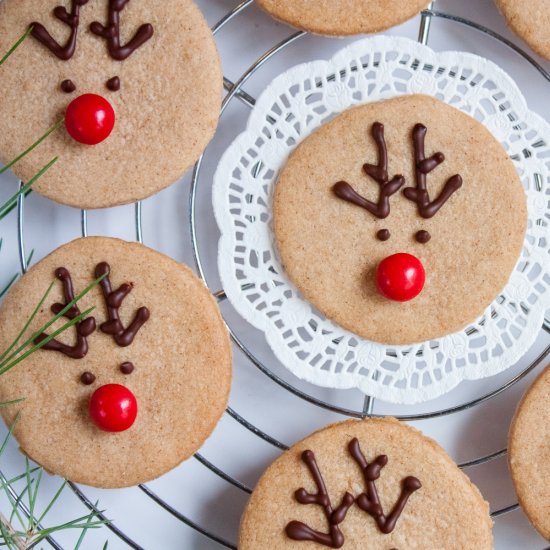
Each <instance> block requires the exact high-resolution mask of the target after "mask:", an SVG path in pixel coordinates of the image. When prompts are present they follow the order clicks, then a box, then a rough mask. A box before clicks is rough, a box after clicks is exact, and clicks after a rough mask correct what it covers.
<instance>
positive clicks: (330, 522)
mask: <svg viewBox="0 0 550 550" xmlns="http://www.w3.org/2000/svg"><path fill="white" fill-rule="evenodd" d="M492 539H493V537H492V521H491V518H490V516H489V506H488V504H487V503H486V502H485V501H484V500H483V497H482V496H481V494H480V492H479V490H478V489H477V488H476V487H475V486H474V485H473V484H472V483H471V482H470V480H469V479H468V477H467V476H466V475H465V474H463V473H462V472H461V471H460V470H459V469H458V468H457V466H456V464H454V463H453V461H452V460H451V459H450V458H449V456H448V455H447V454H446V453H445V451H444V450H443V449H442V448H441V447H440V446H439V445H438V444H437V443H435V441H433V440H432V439H429V438H427V437H425V436H424V435H423V434H422V433H420V432H419V431H418V430H415V429H414V428H411V427H409V426H407V425H405V424H402V423H399V422H398V421H396V420H394V419H390V418H387V419H371V420H364V421H356V420H350V421H347V422H342V423H339V424H333V425H331V426H328V427H327V428H325V429H323V430H321V431H319V432H317V433H315V434H313V435H311V436H309V437H307V438H306V439H304V440H303V441H301V442H300V443H297V444H296V445H295V446H293V447H292V448H291V449H290V450H289V451H287V452H285V453H284V454H283V455H282V456H281V457H280V458H279V459H277V460H276V461H275V462H274V463H273V464H272V465H271V466H270V467H269V468H268V469H267V471H266V472H265V473H264V475H263V476H262V478H261V479H260V481H259V482H258V485H257V486H256V489H255V490H254V493H253V495H252V497H251V499H250V502H249V503H248V506H247V508H246V510H245V513H244V516H243V519H242V523H241V532H240V541H239V549H240V550H285V549H290V548H293V549H300V548H303V549H304V550H306V549H307V550H314V549H316V548H319V549H320V548H323V547H330V548H347V549H354V550H364V549H366V548H368V550H390V549H400V550H406V549H408V548H422V549H428V548H429V549H436V548H437V549H443V548H453V549H454V548H456V549H458V548H460V550H489V549H491V548H492Z"/></svg>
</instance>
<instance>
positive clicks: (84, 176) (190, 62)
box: [0, 0, 222, 208]
mask: <svg viewBox="0 0 550 550" xmlns="http://www.w3.org/2000/svg"><path fill="white" fill-rule="evenodd" d="M58 5H62V6H63V7H65V8H67V9H68V10H69V12H70V10H71V2H69V1H66V0H3V1H2V2H0V51H7V49H8V48H9V47H10V46H11V45H12V44H13V43H14V42H15V41H16V40H17V38H18V37H19V36H21V35H22V34H23V32H24V31H25V29H27V28H28V26H29V25H30V24H31V23H32V22H34V21H36V22H39V23H41V24H43V25H44V26H45V27H46V29H47V30H48V31H49V32H50V33H51V34H52V36H53V37H54V38H55V39H56V40H57V41H58V42H60V43H62V44H65V41H66V40H67V39H68V37H69V34H70V29H69V27H68V26H67V25H66V24H65V23H63V22H61V21H59V20H58V19H56V18H55V17H54V15H53V13H52V12H53V9H54V8H55V7H56V6H58ZM107 17H108V2H107V0H102V1H99V2H88V3H87V4H85V5H83V6H82V7H81V8H80V25H79V29H78V35H77V43H76V50H75V53H74V56H73V57H72V58H71V59H69V60H68V61H62V60H60V59H58V58H57V57H56V56H55V55H54V54H53V53H52V52H50V51H49V50H48V48H46V47H45V46H44V45H43V44H41V43H40V42H39V41H38V40H36V39H35V38H33V37H29V38H27V40H25V42H24V44H23V45H22V46H21V47H20V48H19V49H18V50H17V52H16V53H15V54H14V55H13V56H11V58H10V59H9V60H8V61H7V62H6V64H5V65H4V66H3V67H2V78H1V79H0V97H1V98H2V101H1V102H0V160H1V161H2V162H7V161H9V160H11V159H12V158H14V157H15V156H16V155H17V154H19V153H21V151H23V150H25V149H26V148H27V147H28V146H29V145H30V144H32V143H33V142H34V141H35V140H36V139H37V138H38V137H39V136H40V135H41V134H42V133H44V132H45V131H46V129H47V128H49V127H50V126H52V125H53V124H55V122H57V121H58V120H60V119H61V118H62V117H63V114H64V112H65V109H66V107H67V105H68V104H69V103H70V102H71V100H72V99H74V98H75V97H77V95H80V94H85V93H94V94H99V95H102V96H103V97H105V98H106V99H107V100H108V101H109V102H110V103H111V104H112V106H113V108H114V110H115V114H116V123H115V127H114V130H113V132H112V134H111V135H110V136H109V138H108V139H106V140H105V141H104V142H102V143H100V144H98V145H94V146H87V145H82V144H79V143H77V142H76V141H74V140H73V139H72V138H71V137H70V136H69V135H68V134H67V132H66V131H65V129H64V128H61V129H59V130H57V131H56V132H55V133H54V134H53V135H51V136H50V137H49V138H48V139H47V140H46V142H44V143H43V144H42V145H41V146H40V147H39V148H38V149H36V150H35V151H33V152H32V153H31V154H30V155H28V157H26V158H25V159H23V160H22V161H21V162H19V163H18V164H17V166H16V167H14V171H15V173H16V175H17V176H18V177H19V178H20V179H22V180H23V181H28V180H29V179H30V178H31V177H32V176H33V175H34V174H35V173H36V172H38V170H39V169H40V168H42V166H44V165H45V164H46V163H47V162H48V161H50V160H51V159H52V158H53V157H55V156H59V157H60V158H59V161H58V162H57V164H56V165H55V166H54V167H52V169H51V170H49V171H48V173H47V174H45V175H44V176H43V177H42V178H41V179H40V180H39V181H38V182H37V183H36V184H35V185H34V187H33V188H34V189H35V190H36V191H37V192H39V193H40V194H42V195H44V196H46V197H48V198H50V199H53V200H55V201H57V202H60V203H63V204H67V205H70V206H74V207H79V208H103V207H108V206H114V205H119V204H126V203H130V202H134V201H136V200H139V199H143V198H145V197H148V196H150V195H152V194H154V193H156V192H158V191H160V190H161V189H164V188H165V187H167V186H169V185H171V184H172V183H174V182H175V181H177V180H178V179H179V178H180V177H181V176H182V174H183V173H184V172H185V171H186V170H187V169H188V168H189V167H190V166H191V165H192V164H193V163H194V162H195V161H196V160H197V158H198V157H199V155H200V154H201V153H202V151H203V150H204V148H205V147H206V145H207V143H208V142H209V141H210V139H211V137H212V136H213V134H214V131H215V128H216V125H217V121H218V116H219V109H220V104H221V97H222V72H221V66H220V61H219V56H218V52H217V49H216V45H215V42H214V39H213V37H212V33H211V31H210V29H209V27H208V25H207V23H206V21H205V19H204V17H203V15H202V13H201V12H200V11H199V9H198V8H197V7H196V6H195V4H194V3H193V2H192V1H191V0H162V2H158V1H154V0H130V2H128V3H127V4H126V5H125V7H124V9H123V10H122V11H121V12H120V33H121V42H122V43H126V42H128V41H129V40H130V39H131V38H132V37H133V36H134V33H135V32H136V30H137V29H138V28H139V27H140V26H141V25H143V24H147V23H150V24H151V25H152V26H153V29H154V34H153V36H152V37H151V38H150V39H149V40H147V41H146V42H145V43H144V44H143V45H142V46H141V47H139V48H138V49H137V50H135V51H134V52H133V53H132V55H130V56H129V57H128V58H127V59H125V60H124V61H117V60H115V59H113V58H111V56H110V55H109V52H108V47H107V42H106V40H105V39H104V38H100V37H98V36H96V35H95V34H93V33H92V32H91V30H90V24H91V23H92V22H94V21H99V22H102V23H105V22H106V21H107ZM115 76H118V77H119V79H120V83H121V84H120V90H119V91H112V90H110V89H109V88H108V87H107V83H108V82H109V81H112V79H113V77H115ZM68 79H70V80H71V82H72V83H73V85H74V86H75V87H76V90H77V91H76V92H74V93H72V94H68V93H66V92H64V91H63V90H62V89H61V87H60V86H61V83H62V82H64V81H66V80H68Z"/></svg>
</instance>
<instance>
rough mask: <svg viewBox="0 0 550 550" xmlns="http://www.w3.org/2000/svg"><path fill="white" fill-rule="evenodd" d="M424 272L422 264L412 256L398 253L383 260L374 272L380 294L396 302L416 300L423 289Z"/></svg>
mask: <svg viewBox="0 0 550 550" xmlns="http://www.w3.org/2000/svg"><path fill="white" fill-rule="evenodd" d="M425 281H426V272H425V271H424V266H423V265H422V262H421V261H420V260H419V259H418V258H417V257H416V256H413V255H412V254H406V253H404V252H400V253H399V254H394V255H393V256H388V257H387V258H384V259H383V260H382V261H381V262H380V263H379V264H378V269H377V271H376V286H377V287H378V290H379V291H380V293H381V294H382V295H383V296H385V297H386V298H388V299H390V300H394V301H396V302H407V301H409V300H412V299H413V298H416V297H417V296H418V295H419V294H420V293H421V292H422V289H423V288H424V283H425Z"/></svg>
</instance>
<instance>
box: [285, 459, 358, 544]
mask: <svg viewBox="0 0 550 550" xmlns="http://www.w3.org/2000/svg"><path fill="white" fill-rule="evenodd" d="M302 461H303V462H304V463H305V464H306V466H307V467H308V469H309V472H310V473H311V477H312V478H313V481H314V482H315V485H316V486H317V493H316V494H311V493H308V492H307V491H306V490H305V489H304V488H301V489H298V490H297V491H296V493H295V495H294V496H295V498H296V500H297V501H298V502H299V503H300V504H317V505H319V506H322V507H323V511H324V513H325V517H326V518H327V522H328V524H329V532H328V533H322V532H320V531H315V530H314V529H312V528H311V527H309V526H308V525H306V524H305V523H302V522H301V521H291V522H290V523H289V524H288V525H287V526H286V529H285V532H286V534H287V536H288V537H289V538H290V539H292V540H300V541H312V542H317V543H319V544H322V545H323V546H328V547H329V548H342V546H343V545H344V535H343V533H342V531H341V530H340V527H339V525H340V524H341V523H342V522H343V521H344V520H345V518H346V514H347V513H348V511H349V509H350V508H351V507H352V506H353V503H354V501H355V499H354V498H353V496H352V495H351V494H350V493H347V492H346V493H345V495H344V497H343V498H342V502H341V504H340V506H338V508H336V510H333V508H332V504H331V501H330V497H329V495H328V492H327V488H326V485H325V481H324V479H323V476H322V475H321V472H320V470H319V466H318V465H317V461H316V460H315V455H314V454H313V451H304V452H303V453H302Z"/></svg>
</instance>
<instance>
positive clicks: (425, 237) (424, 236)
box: [414, 229, 432, 244]
mask: <svg viewBox="0 0 550 550" xmlns="http://www.w3.org/2000/svg"><path fill="white" fill-rule="evenodd" d="M414 237H415V239H416V241H417V242H419V243H420V244H426V243H427V242H429V241H430V239H431V238H432V236H431V235H430V234H429V233H428V232H427V231H425V230H424V229H422V230H420V231H418V233H417V234H416V235H415V236H414Z"/></svg>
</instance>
